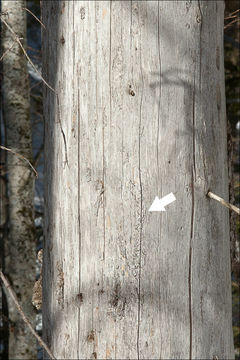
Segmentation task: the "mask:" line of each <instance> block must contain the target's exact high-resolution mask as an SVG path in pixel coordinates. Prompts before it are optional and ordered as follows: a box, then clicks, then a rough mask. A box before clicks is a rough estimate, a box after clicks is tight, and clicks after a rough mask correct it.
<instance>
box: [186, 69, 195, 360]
mask: <svg viewBox="0 0 240 360" xmlns="http://www.w3.org/2000/svg"><path fill="white" fill-rule="evenodd" d="M195 95H196V94H195V72H194V79H193V107H192V151H193V164H192V183H191V185H192V214H191V229H190V243H189V272H188V292H189V323H190V324H189V332H190V344H189V359H190V360H191V359H192V241H193V227H194V213H195V193H194V180H195V177H196V153H195V151H196V149H195V141H196V138H195Z"/></svg>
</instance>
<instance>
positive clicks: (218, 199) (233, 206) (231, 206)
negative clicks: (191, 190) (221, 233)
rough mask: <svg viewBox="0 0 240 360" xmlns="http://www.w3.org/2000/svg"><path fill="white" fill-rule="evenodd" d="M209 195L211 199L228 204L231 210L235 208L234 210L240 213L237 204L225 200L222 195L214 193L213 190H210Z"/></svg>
mask: <svg viewBox="0 0 240 360" xmlns="http://www.w3.org/2000/svg"><path fill="white" fill-rule="evenodd" d="M207 196H208V197H210V198H211V199H214V200H216V201H218V202H220V204H222V205H223V206H226V207H227V208H229V209H230V210H233V211H235V212H236V213H237V214H238V215H240V209H239V208H238V207H237V206H235V205H232V204H230V203H228V202H227V201H225V200H224V199H222V198H221V197H220V196H218V195H216V194H214V193H212V192H211V191H209V192H208V193H207Z"/></svg>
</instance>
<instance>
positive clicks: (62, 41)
mask: <svg viewBox="0 0 240 360" xmlns="http://www.w3.org/2000/svg"><path fill="white" fill-rule="evenodd" d="M60 43H61V44H62V45H64V44H65V39H64V37H63V36H62V37H61V39H60Z"/></svg>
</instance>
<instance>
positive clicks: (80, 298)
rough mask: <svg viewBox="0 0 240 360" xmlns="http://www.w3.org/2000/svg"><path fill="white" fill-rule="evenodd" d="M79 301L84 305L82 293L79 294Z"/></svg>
mask: <svg viewBox="0 0 240 360" xmlns="http://www.w3.org/2000/svg"><path fill="white" fill-rule="evenodd" d="M77 299H78V301H79V302H80V304H82V303H83V294H82V293H79V294H77Z"/></svg>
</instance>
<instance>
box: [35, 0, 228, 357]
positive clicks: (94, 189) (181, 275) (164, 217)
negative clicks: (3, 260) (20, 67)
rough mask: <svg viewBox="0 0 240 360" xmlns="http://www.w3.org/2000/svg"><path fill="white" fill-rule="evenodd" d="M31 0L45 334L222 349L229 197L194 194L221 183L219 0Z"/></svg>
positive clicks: (99, 347) (65, 344)
mask: <svg viewBox="0 0 240 360" xmlns="http://www.w3.org/2000/svg"><path fill="white" fill-rule="evenodd" d="M42 7H43V22H44V24H45V26H46V28H47V30H46V31H44V33H43V35H44V37H43V65H44V66H43V68H44V71H45V74H44V76H46V79H47V80H48V82H49V83H50V85H51V86H53V87H54V88H55V89H56V92H57V95H56V94H54V93H53V92H52V91H51V90H50V89H48V88H45V90H44V117H45V135H46V144H45V159H46V160H45V171H46V181H45V184H46V187H45V205H46V208H45V245H44V265H43V277H44V279H43V288H44V289H43V331H44V337H45V340H46V341H47V342H48V344H49V345H50V347H51V349H52V351H53V353H54V354H55V356H56V357H57V358H64V359H69V358H70V359H73V358H75V359H83V358H88V359H91V358H92V359H95V358H97V359H107V358H115V359H173V358H174V359H217V358H219V359H233V358H234V355H233V339H232V326H231V279H230V244H229V213H228V210H227V209H225V208H223V207H221V205H220V204H218V203H216V202H214V201H213V200H211V199H209V198H207V197H206V194H207V191H208V189H211V190H212V191H213V192H216V193H217V194H219V195H220V196H222V197H224V198H225V199H228V174H227V142H226V117H225V93H224V67H223V11H224V3H223V2H222V1H208V2H205V1H198V2H197V1H193V2H191V1H180V2H179V1H76V2H75V1H66V2H65V1H58V2H56V1H44V2H43V5H42ZM52 14H54V16H52ZM170 192H173V193H174V195H175V196H176V201H175V202H174V203H173V204H171V205H169V206H168V207H167V208H166V212H153V213H152V212H149V211H148V209H149V207H150V206H151V203H152V202H153V200H154V198H155V197H156V196H159V197H162V196H164V195H167V194H168V193H170Z"/></svg>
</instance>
